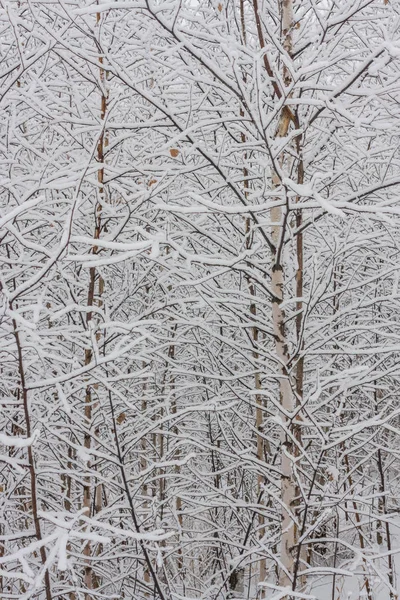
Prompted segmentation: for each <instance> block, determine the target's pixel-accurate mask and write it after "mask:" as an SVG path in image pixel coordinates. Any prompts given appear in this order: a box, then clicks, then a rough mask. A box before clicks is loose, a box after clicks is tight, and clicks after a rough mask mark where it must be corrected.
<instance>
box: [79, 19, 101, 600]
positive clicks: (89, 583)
mask: <svg viewBox="0 0 400 600" xmlns="http://www.w3.org/2000/svg"><path fill="white" fill-rule="evenodd" d="M100 19H101V14H100V13H97V14H96V23H97V26H99V23H100ZM99 63H100V69H99V80H100V91H101V98H100V119H101V121H102V122H104V120H105V116H106V110H107V92H106V88H105V84H106V73H105V70H104V69H103V66H102V65H103V58H102V57H99ZM106 145H107V140H106V136H105V132H104V127H102V130H101V132H100V136H99V140H98V143H97V161H98V163H99V164H100V168H99V170H98V172H97V180H98V184H99V188H98V197H99V200H98V201H97V204H96V210H95V226H94V236H93V237H94V239H95V240H98V239H100V234H101V227H102V219H101V216H102V210H103V201H104V198H103V197H104V166H103V164H104V150H105V147H106ZM98 251H99V249H98V246H96V245H95V246H93V248H92V253H93V254H97V253H98ZM96 286H97V294H96ZM103 293H104V280H103V279H102V277H101V276H99V275H98V274H97V271H96V268H95V267H91V268H90V270H89V289H88V298H87V305H88V306H89V307H92V306H94V305H95V302H96V300H97V302H98V303H101V297H102V295H103ZM96 296H97V298H96ZM92 319H93V313H92V311H89V312H88V313H87V318H86V325H87V328H88V329H89V327H90V324H91V321H92ZM92 358H93V351H92V349H91V348H88V349H87V350H86V351H85V365H89V364H90V363H91V361H92ZM92 420H93V395H92V388H91V387H90V386H87V388H86V394H85V422H86V428H87V429H86V433H85V436H84V447H85V449H87V450H89V449H90V447H91V443H92V432H91V428H92ZM88 468H89V465H88ZM91 488H92V485H91V477H90V476H87V477H86V482H85V485H84V489H83V507H84V508H86V510H87V513H88V514H90V512H91V495H92V494H91ZM99 498H100V503H101V493H100V496H99V493H98V490H95V503H96V510H100V506H98V501H99ZM83 553H84V556H85V557H86V565H85V576H84V582H85V586H86V589H87V590H92V589H93V588H94V587H98V584H99V582H98V580H97V578H96V577H94V576H93V569H92V566H91V560H90V555H91V545H90V542H89V541H88V542H87V543H86V545H85V548H84V551H83ZM85 600H91V594H90V593H89V592H87V593H86V594H85Z"/></svg>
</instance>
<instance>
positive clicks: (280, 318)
mask: <svg viewBox="0 0 400 600" xmlns="http://www.w3.org/2000/svg"><path fill="white" fill-rule="evenodd" d="M281 11H282V14H281V17H282V35H283V47H284V49H285V51H286V52H287V54H288V55H289V56H290V55H291V52H292V25H293V2H292V0H283V2H282V5H281ZM283 80H284V83H285V85H286V86H288V85H290V82H291V77H290V73H289V71H288V70H287V68H286V67H284V68H283ZM292 118H293V117H292V115H291V113H290V111H289V110H288V108H287V107H283V109H282V111H281V115H280V117H279V123H278V127H277V133H276V136H277V137H285V136H286V135H287V132H288V130H289V126H290V123H291V120H292ZM285 159H286V157H285V155H284V154H283V155H282V156H281V157H279V165H280V167H281V168H284V167H285ZM280 184H281V180H280V176H279V174H278V173H277V171H276V170H275V171H274V172H273V185H274V186H275V187H278V186H279V185H280ZM287 221H288V214H287V209H285V210H284V209H283V208H282V206H281V205H276V206H274V207H273V208H272V209H271V222H272V231H271V235H272V242H273V244H274V251H273V257H272V268H271V288H272V289H271V291H272V294H273V300H272V320H273V330H274V337H275V352H276V358H277V361H278V364H279V384H278V385H279V400H280V405H281V406H282V412H281V419H282V433H281V473H282V475H281V498H280V499H281V522H282V525H281V542H280V561H281V564H280V568H279V584H280V585H281V586H282V587H287V588H290V587H291V586H292V581H293V571H294V555H293V551H294V548H295V545H296V541H297V539H296V538H297V530H296V524H295V518H294V515H293V511H294V507H295V501H296V495H297V484H296V479H295V475H294V471H293V462H294V458H295V451H296V449H295V445H294V444H293V440H292V435H293V427H292V423H291V420H290V418H289V417H288V415H292V414H293V412H294V410H295V407H296V395H295V391H294V389H293V387H292V382H291V379H290V373H289V370H288V363H289V358H290V357H289V349H288V341H287V332H286V324H285V320H286V319H285V311H284V309H283V307H282V302H283V300H284V283H285V281H284V279H285V273H284V268H285V265H284V263H283V247H284V236H285V228H286V224H287ZM297 279H298V285H299V284H301V282H302V278H301V277H298V278H297ZM288 597H290V595H288Z"/></svg>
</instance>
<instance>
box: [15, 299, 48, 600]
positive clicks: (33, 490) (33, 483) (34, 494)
mask: <svg viewBox="0 0 400 600" xmlns="http://www.w3.org/2000/svg"><path fill="white" fill-rule="evenodd" d="M12 308H13V307H12V305H10V309H11V310H12ZM12 323H13V329H14V337H15V341H16V345H17V355H18V359H17V360H18V372H19V378H20V385H21V391H22V404H23V411H24V418H25V431H26V437H27V438H30V437H31V436H32V427H31V416H30V411H29V398H28V390H27V387H26V378H25V367H24V358H23V352H22V344H21V338H20V335H19V331H18V327H17V322H16V321H15V320H14V319H13V321H12ZM27 453H28V463H29V466H28V469H29V476H30V496H31V506H32V517H33V524H34V528H35V535H36V539H37V541H38V542H41V541H42V539H43V538H42V529H41V525H40V519H39V513H38V511H39V502H38V491H37V476H36V469H35V462H34V456H33V449H32V446H31V445H29V446H28V447H27ZM39 555H40V561H41V563H42V567H43V569H45V572H44V586H45V595H46V600H52V593H51V584H50V575H49V571H48V569H47V567H46V561H47V554H46V548H45V546H44V545H41V546H40V550H39Z"/></svg>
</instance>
